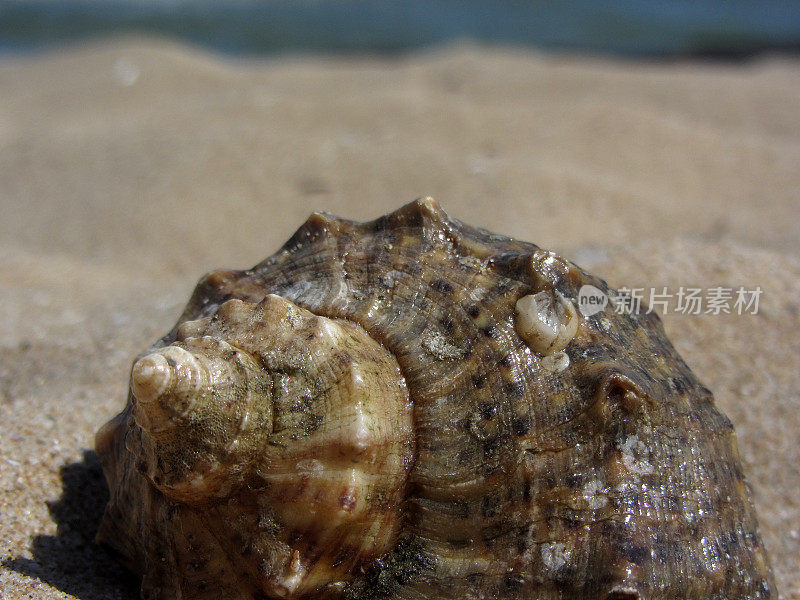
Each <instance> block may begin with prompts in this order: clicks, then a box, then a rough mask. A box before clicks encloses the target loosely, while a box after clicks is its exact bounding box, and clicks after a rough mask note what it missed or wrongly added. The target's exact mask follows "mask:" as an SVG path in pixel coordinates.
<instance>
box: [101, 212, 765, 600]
mask: <svg viewBox="0 0 800 600" xmlns="http://www.w3.org/2000/svg"><path fill="white" fill-rule="evenodd" d="M585 285H590V286H592V287H593V288H596V289H597V290H598V291H599V292H602V293H603V294H606V295H607V296H612V295H613V291H612V290H610V289H609V288H608V286H607V285H606V283H605V282H604V281H602V280H601V279H598V278H596V277H592V276H591V275H590V274H588V273H586V272H584V271H582V270H581V269H580V268H578V267H577V266H575V265H574V264H572V263H570V262H569V261H567V260H565V259H564V258H561V257H559V256H557V255H556V254H554V253H552V252H548V251H546V250H542V249H540V248H538V247H536V246H534V245H533V244H528V243H525V242H520V241H516V240H513V239H511V238H508V237H505V236H501V235H497V234H493V233H490V232H487V231H485V230H480V229H474V228H471V227H469V226H466V225H464V224H462V223H459V222H458V221H455V220H453V219H450V218H449V217H448V216H447V215H446V214H445V213H444V211H442V209H441V208H440V207H439V206H438V205H437V204H436V203H435V202H434V201H433V200H432V199H430V198H425V199H421V200H418V201H416V202H413V203H411V204H409V205H407V206H405V207H402V208H401V209H399V210H397V211H395V212H393V213H391V214H388V215H385V216H383V217H380V218H379V219H376V220H375V221H373V222H371V223H364V224H359V223H354V222H351V221H346V220H343V219H339V218H337V217H334V216H332V215H326V214H323V213H316V214H314V215H312V216H311V217H310V218H309V219H308V221H306V223H305V224H304V225H303V226H302V227H301V228H300V229H299V230H298V231H297V233H296V234H295V235H294V236H292V238H291V239H290V240H289V241H288V242H287V243H286V244H285V245H284V247H283V248H282V249H280V250H279V251H278V252H277V253H275V254H274V255H272V256H271V257H269V258H267V259H265V260H264V261H262V262H261V263H259V264H258V265H256V266H255V267H253V268H252V269H249V270H244V271H234V270H220V271H214V272H213V273H210V274H209V275H207V276H206V277H204V278H203V279H202V280H201V281H200V283H199V284H198V286H197V288H196V289H195V292H194V294H193V295H192V298H191V299H190V301H189V303H188V304H187V306H186V308H185V310H184V312H183V314H182V315H181V317H180V319H179V321H178V323H177V324H176V325H175V327H174V328H173V329H172V330H171V331H170V332H169V333H168V334H167V335H166V336H164V338H162V339H161V340H160V341H159V342H157V343H156V344H155V345H154V346H153V347H152V348H150V349H149V350H148V351H147V352H145V353H144V354H142V355H141V356H140V357H139V358H138V359H137V360H136V361H135V363H134V365H133V368H132V370H131V375H130V393H129V397H128V404H127V406H126V408H125V410H124V411H123V412H122V413H120V414H119V415H118V416H117V417H115V418H114V419H112V420H111V421H110V422H109V423H108V424H106V425H105V426H104V427H103V428H102V429H101V430H100V431H99V432H98V435H97V439H96V448H97V452H98V455H99V456H100V458H101V461H102V463H103V469H104V472H105V474H106V478H107V480H108V483H109V490H110V495H111V498H110V501H109V504H108V507H107V509H106V514H105V516H104V519H103V523H102V526H101V528H100V531H99V534H98V539H100V540H101V541H103V542H104V543H106V544H109V545H110V546H112V547H113V548H114V549H115V550H116V551H117V553H118V554H119V555H120V556H121V557H122V559H123V560H124V561H125V563H126V564H127V565H128V566H130V567H131V568H132V569H134V570H136V571H137V572H138V573H139V574H141V575H142V595H143V597H144V598H146V599H147V600H177V599H181V600H216V599H218V598H225V599H229V600H274V599H278V598H288V599H293V600H299V599H302V600H328V599H337V600H378V599H387V600H401V599H403V600H410V599H412V598H413V599H422V598H425V599H428V600H463V599H464V598H497V599H499V600H527V599H529V598H537V599H538V600H635V599H639V600H675V599H676V598H681V599H685V600H711V599H714V600H734V599H736V600H766V599H768V598H774V597H775V590H774V587H773V584H772V577H771V573H770V570H769V566H768V562H767V560H766V556H765V554H764V551H763V548H762V547H761V542H760V539H759V536H758V531H757V525H756V520H755V516H754V514H753V510H752V506H751V504H750V500H749V496H748V491H747V486H746V485H745V482H744V480H743V476H742V471H741V463H740V460H739V458H738V454H737V451H736V444H735V438H734V435H733V429H732V426H731V423H730V421H728V419H727V418H725V416H724V415H722V414H721V413H720V412H719V411H718V410H717V409H716V407H715V406H714V403H713V399H712V398H711V395H710V392H708V390H707V389H706V388H704V387H703V386H702V385H701V384H700V382H699V381H698V380H697V378H696V377H695V376H694V375H693V374H692V373H691V371H690V370H689V369H688V367H687V366H686V364H685V363H684V362H683V360H682V359H681V358H680V356H678V354H677V353H676V352H675V350H674V348H673V347H672V346H671V345H670V343H669V341H668V340H667V338H666V336H665V335H664V332H663V329H662V328H661V325H660V322H659V320H658V319H657V318H656V317H655V316H654V315H648V314H646V311H640V312H637V313H633V314H630V315H622V314H619V313H617V312H616V311H614V310H606V311H605V312H602V313H597V314H595V315H591V316H585V315H584V316H579V315H578V312H577V311H576V309H575V302H576V298H577V297H578V295H579V290H580V289H581V287H582V286H585Z"/></svg>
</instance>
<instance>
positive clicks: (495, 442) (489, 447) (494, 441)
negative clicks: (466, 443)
mask: <svg viewBox="0 0 800 600" xmlns="http://www.w3.org/2000/svg"><path fill="white" fill-rule="evenodd" d="M499 446H500V439H499V438H496V437H493V438H489V439H488V440H486V441H484V442H483V457H484V458H492V457H493V456H494V454H495V452H496V451H497V448H498V447H499Z"/></svg>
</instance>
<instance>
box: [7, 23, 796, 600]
mask: <svg viewBox="0 0 800 600" xmlns="http://www.w3.org/2000/svg"><path fill="white" fill-rule="evenodd" d="M799 67H800V60H798V59H782V58H763V59H759V60H754V61H750V62H746V63H741V64H724V63H688V62H687V63H643V62H639V63H630V62H615V61H608V60H603V61H601V60H589V59H580V58H572V57H558V56H550V55H540V54H535V53H530V52H522V51H511V50H492V49H486V48H479V47H474V46H458V47H451V48H448V49H439V50H436V51H428V52H421V53H416V54H410V55H406V56H404V57H401V58H394V59H368V58H364V59H358V58H329V57H328V58H316V57H293V58H276V59H270V60H263V61H254V60H251V61H244V60H233V59H223V58H220V57H218V56H214V55H210V54H206V53H204V52H201V51H198V50H196V49H193V48H190V47H187V46H180V45H176V44H173V43H169V42H164V41H156V40H146V39H121V40H115V41H107V42H103V43H97V44H94V45H88V46H87V45H84V46H75V47H71V48H69V49H67V50H64V51H60V52H58V53H51V54H48V53H45V54H40V55H35V56H27V57H16V58H13V57H4V58H0V301H2V304H1V306H2V311H0V343H1V344H2V345H1V346H0V544H1V545H0V552H2V567H0V589H1V590H2V591H1V592H0V597H2V598H8V599H19V598H79V599H82V600H97V599H100V598H122V599H132V598H135V597H137V592H136V584H135V582H134V581H132V580H131V579H130V578H129V577H126V576H125V574H124V573H123V572H122V570H121V568H119V567H118V566H116V564H115V563H114V562H113V561H111V560H110V559H109V557H108V556H107V555H106V554H105V553H104V551H103V550H102V549H100V548H97V547H95V546H93V545H92V544H91V539H92V537H93V535H94V529H95V527H96V524H97V520H98V519H99V515H100V511H101V510H102V506H103V502H104V498H103V494H104V482H103V481H102V476H101V474H100V471H99V467H98V464H97V461H96V459H95V458H94V457H93V455H92V454H91V453H87V450H88V449H90V448H91V447H92V445H93V441H92V437H93V434H94V431H95V430H96V429H97V428H98V427H99V426H100V425H101V424H102V423H103V422H104V421H106V420H107V419H108V418H110V417H111V416H112V415H114V414H115V413H116V412H118V411H119V410H120V409H121V407H122V406H123V403H124V399H125V395H126V388H127V377H128V370H129V367H130V363H131V360H132V358H133V357H134V355H135V354H136V353H137V352H139V351H140V350H142V349H144V348H146V347H147V346H148V345H149V344H150V343H152V342H153V341H154V340H155V339H156V338H158V337H159V336H160V335H161V334H162V333H164V332H165V331H166V330H168V329H169V328H170V327H171V325H172V324H173V322H174V321H175V319H176V318H177V316H178V314H179V313H180V311H181V308H182V305H183V303H184V302H185V301H186V300H187V299H188V297H189V294H190V292H191V290H192V288H193V285H194V283H195V282H196V280H197V279H198V278H199V277H200V276H201V275H202V274H203V273H204V272H206V271H208V270H210V269H212V268H215V267H235V268H244V267H248V266H251V265H252V264H255V263H256V262H258V261H259V260H261V259H262V258H263V257H265V256H267V255H268V254H271V253H272V252H274V251H275V250H276V249H277V248H278V247H279V246H280V244H281V243H282V242H283V241H284V240H285V239H286V238H288V236H289V235H290V234H291V233H292V232H293V231H294V230H295V229H296V228H297V227H298V226H299V225H300V224H301V223H302V221H303V220H304V219H305V218H306V217H307V215H308V213H309V212H311V211H313V210H326V211H329V212H332V213H335V214H338V215H340V216H344V217H349V218H352V219H356V220H365V219H371V218H374V217H377V216H379V215H381V214H383V213H385V212H387V211H389V210H392V209H394V208H397V207H398V206H400V205H401V204H405V203H406V202H408V201H410V200H412V199H414V198H415V197H418V196H421V195H432V196H434V197H436V198H437V199H438V200H439V202H440V203H441V204H442V206H443V207H444V209H445V210H447V211H448V212H449V213H450V214H451V215H452V216H454V217H456V218H459V219H461V220H463V221H465V222H467V223H470V224H475V225H482V226H485V227H487V228H489V229H492V230H495V231H497V232H500V233H505V234H510V235H513V236H515V237H519V238H522V239H526V240H529V241H533V242H536V243H538V244H539V245H541V246H544V247H548V248H551V249H554V250H558V251H559V252H562V253H563V254H564V255H565V256H567V257H568V258H570V259H572V260H574V261H575V262H577V263H578V264H580V265H581V266H583V267H584V268H586V269H588V270H590V271H592V272H594V273H596V274H598V275H601V276H603V277H604V278H606V279H607V280H608V281H609V283H610V284H611V285H613V286H615V287H620V286H628V287H634V286H642V287H651V286H656V287H659V288H660V287H661V286H668V287H669V288H670V289H673V290H674V289H677V288H678V287H679V286H696V287H704V288H707V287H712V286H717V285H719V286H726V287H738V286H740V285H743V286H745V287H746V288H754V287H755V286H760V287H761V288H762V289H763V290H764V291H763V296H762V298H761V307H760V308H761V309H760V311H759V314H758V315H742V316H738V315H727V316H726V315H722V316H719V315H700V316H688V315H680V314H667V315H666V316H665V325H666V328H667V332H668V333H669V335H670V337H671V339H672V340H673V341H674V343H675V344H676V346H677V348H678V349H679V351H680V352H681V353H682V355H683V356H684V358H685V359H686V360H687V362H688V363H689V365H690V366H691V367H692V368H693V369H694V370H695V372H696V373H697V374H698V375H699V376H700V378H701V379H702V380H703V381H704V382H705V384H706V385H707V386H708V387H710V388H711V389H712V390H713V391H714V392H715V395H716V398H717V402H718V404H719V406H720V407H721V408H722V409H723V410H724V411H725V412H726V413H727V414H728V415H729V416H730V417H731V419H732V420H733V422H734V424H735V426H736V429H737V431H738V436H739V446H740V450H741V453H742V457H743V460H744V463H745V471H746V474H747V476H748V480H749V483H750V484H751V486H752V488H753V497H754V500H755V503H756V506H757V511H758V515H759V518H760V522H761V527H762V535H763V539H764V542H765V544H766V546H767V549H768V551H769V553H770V555H771V557H772V562H773V566H774V568H775V575H776V581H777V584H778V588H779V590H780V592H781V596H782V597H783V598H784V599H800V571H799V570H798V565H800V492H799V490H800V466H799V465H800V445H798V437H800V337H799V336H798V331H800V310H798V307H799V306H800V258H799V257H800V254H799V253H798V250H800V235H798V231H800V198H799V197H798V190H800V169H799V168H798V166H800V68H799Z"/></svg>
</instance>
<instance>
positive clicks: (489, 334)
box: [481, 325, 497, 337]
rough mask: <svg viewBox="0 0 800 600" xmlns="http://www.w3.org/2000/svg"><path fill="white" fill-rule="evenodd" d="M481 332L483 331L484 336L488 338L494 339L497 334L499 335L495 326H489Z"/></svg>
mask: <svg viewBox="0 0 800 600" xmlns="http://www.w3.org/2000/svg"><path fill="white" fill-rule="evenodd" d="M481 331H483V335H485V336H486V337H494V335H495V333H497V329H495V327H494V325H487V326H486V327H484V328H483V329H482V330H481Z"/></svg>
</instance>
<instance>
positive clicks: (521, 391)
mask: <svg viewBox="0 0 800 600" xmlns="http://www.w3.org/2000/svg"><path fill="white" fill-rule="evenodd" d="M506 394H508V395H509V396H511V397H512V398H522V396H524V395H525V386H524V385H523V384H522V382H520V381H512V382H510V383H508V384H506Z"/></svg>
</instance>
